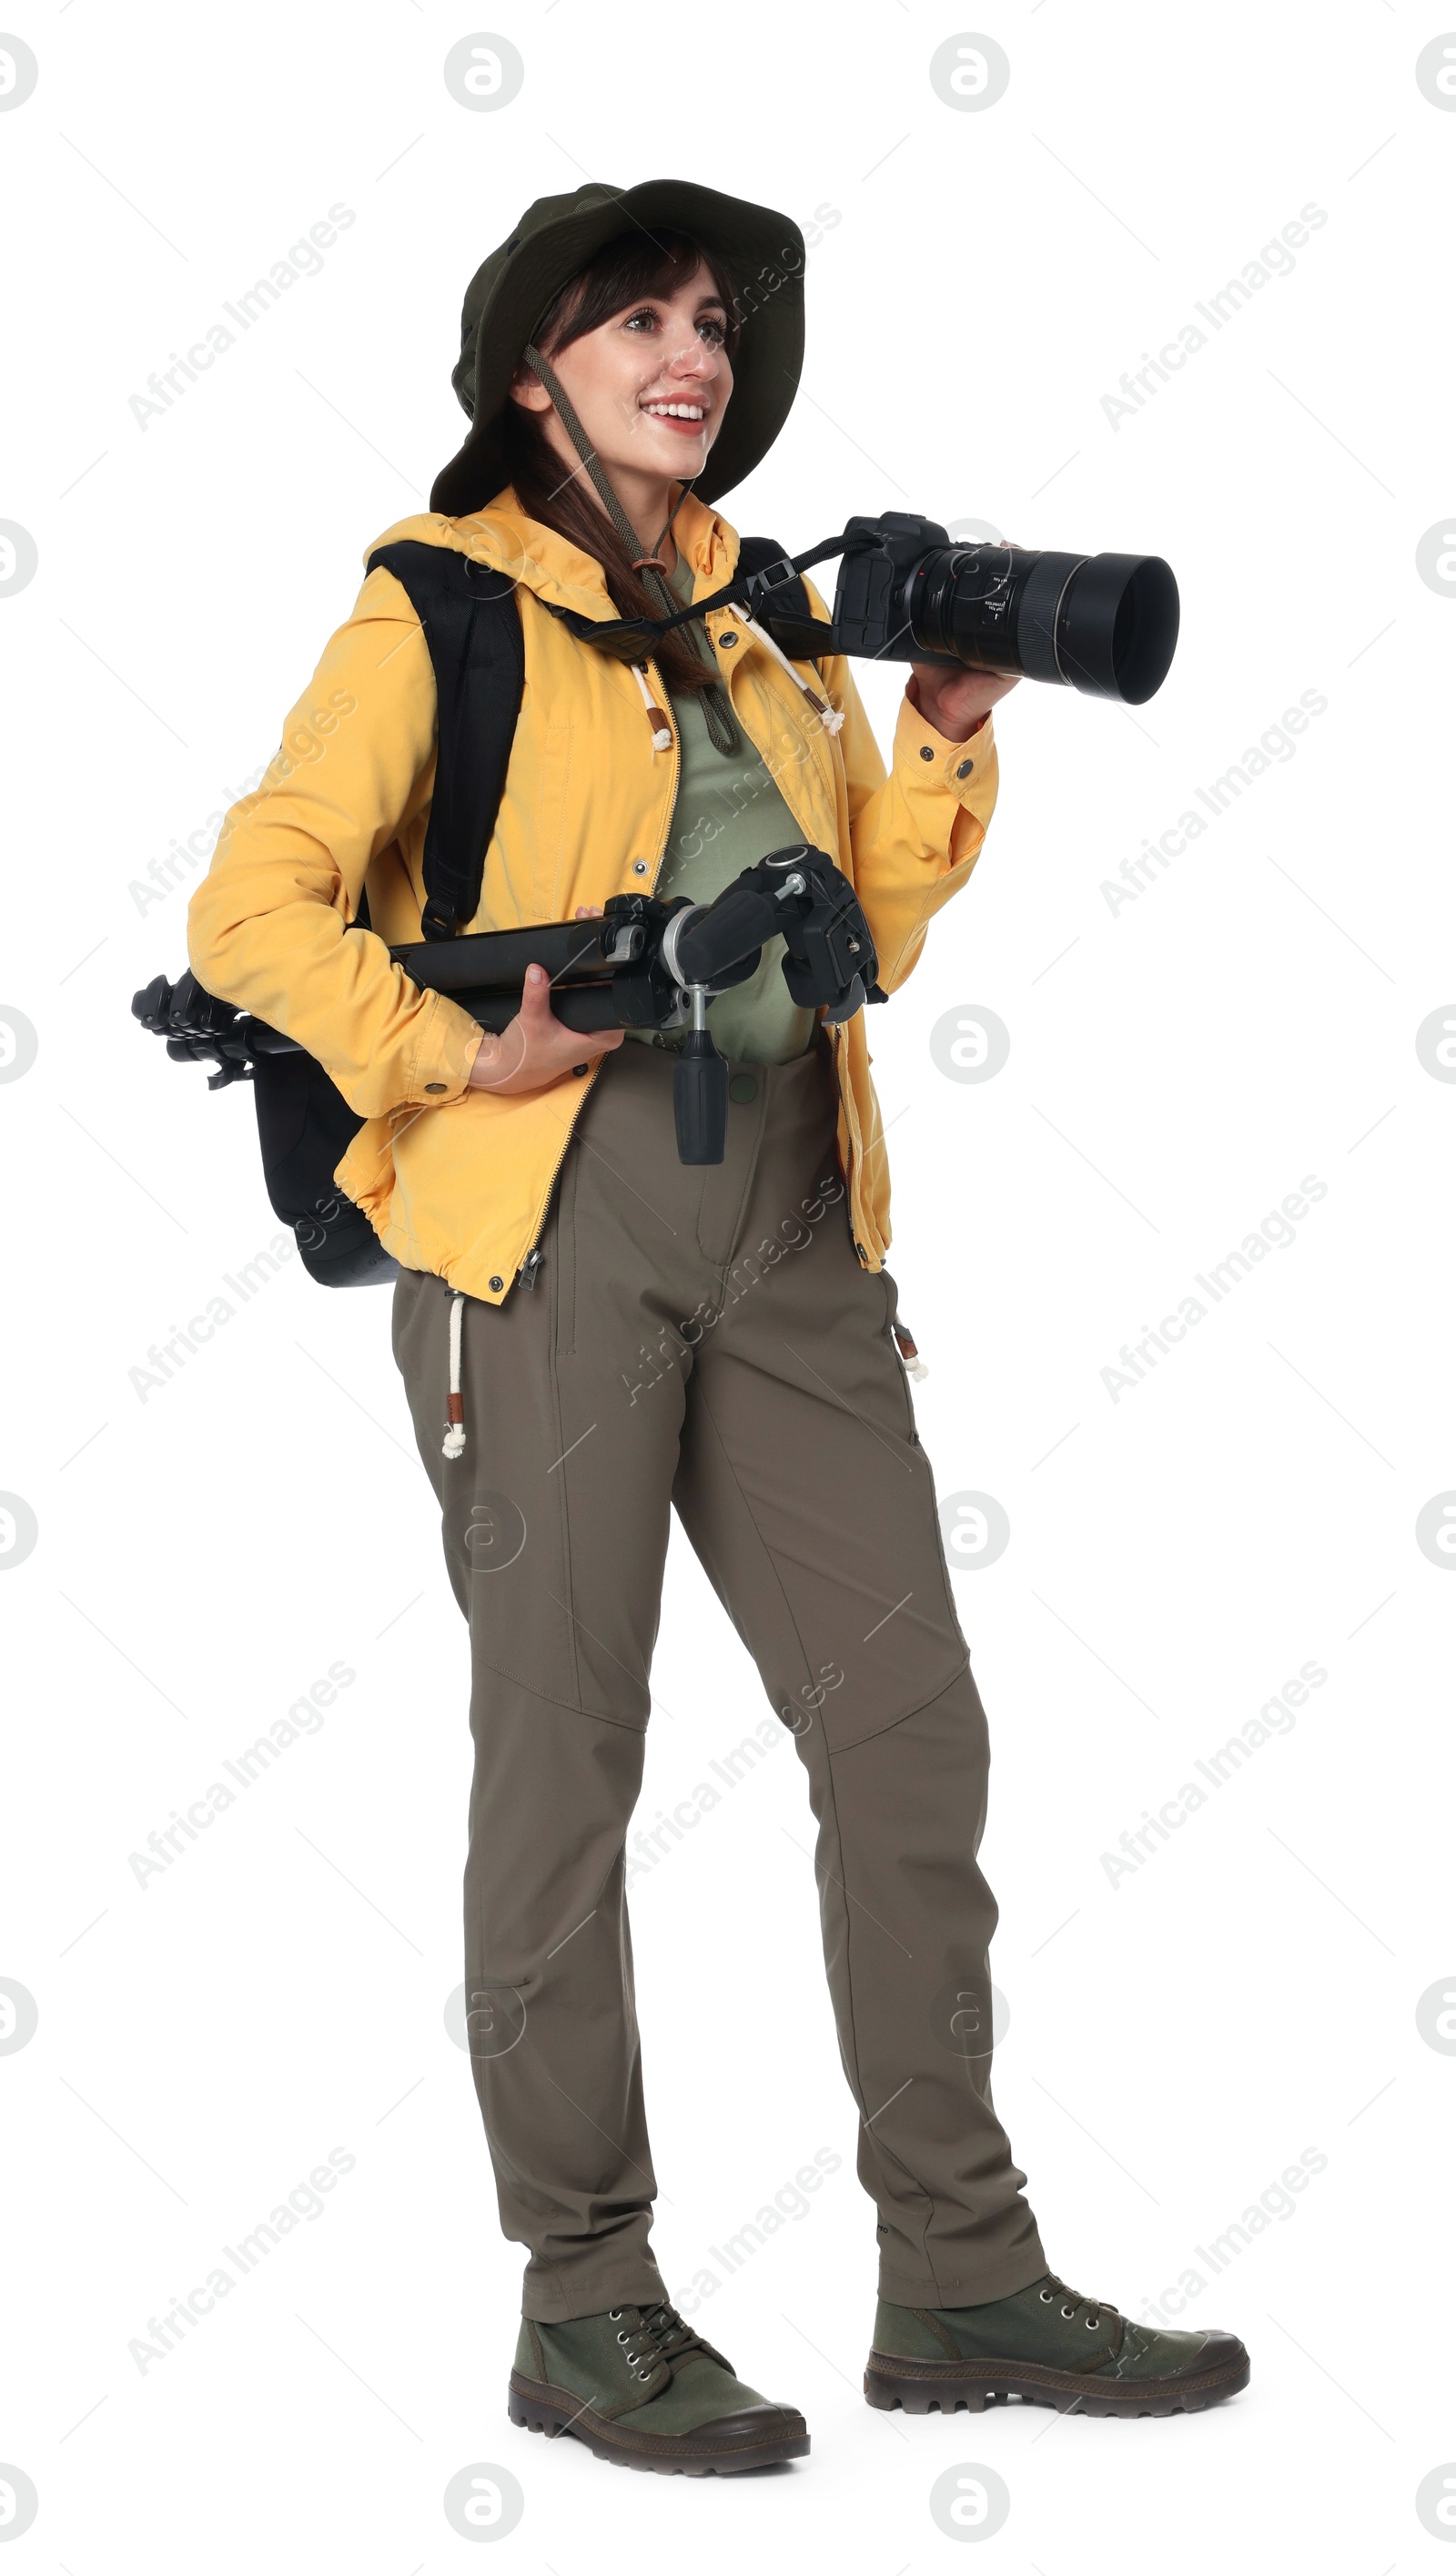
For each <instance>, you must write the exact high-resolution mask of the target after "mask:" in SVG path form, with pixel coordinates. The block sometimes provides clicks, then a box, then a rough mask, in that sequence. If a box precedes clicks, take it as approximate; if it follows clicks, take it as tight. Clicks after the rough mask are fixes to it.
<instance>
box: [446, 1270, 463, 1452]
mask: <svg viewBox="0 0 1456 2576" xmlns="http://www.w3.org/2000/svg"><path fill="white" fill-rule="evenodd" d="M464 1320H465V1291H464V1289H463V1288H453V1289H452V1290H451V1292H450V1392H449V1394H448V1396H447V1397H446V1399H445V1445H444V1447H443V1449H442V1450H441V1452H440V1455H441V1457H442V1458H458V1457H459V1456H460V1455H461V1453H462V1452H463V1450H464V1447H465V1398H464V1396H463V1395H462V1394H461V1392H460V1374H461V1358H462V1352H461V1327H462V1325H463V1323H464Z"/></svg>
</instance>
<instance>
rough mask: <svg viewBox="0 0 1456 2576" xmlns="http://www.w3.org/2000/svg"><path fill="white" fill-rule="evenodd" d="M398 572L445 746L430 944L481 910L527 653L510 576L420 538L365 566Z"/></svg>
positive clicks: (433, 812) (429, 892) (431, 859)
mask: <svg viewBox="0 0 1456 2576" xmlns="http://www.w3.org/2000/svg"><path fill="white" fill-rule="evenodd" d="M376 567H382V568H383V569H384V571H386V572H392V573H393V574H394V577H395V579H396V581H398V582H400V583H401V584H402V585H403V587H404V589H405V590H406V591H407V592H408V594H409V600H410V605H411V607H412V608H413V609H414V612H415V614H416V616H417V617H418V619H419V621H420V624H421V626H422V627H423V628H424V631H425V642H426V644H427V645H428V646H429V652H430V660H431V663H432V664H433V666H434V673H435V698H436V704H437V708H438V727H439V739H438V747H437V750H436V755H435V786H434V793H433V796H432V798H431V802H430V819H429V823H428V825H427V826H426V830H425V849H424V874H425V909H424V916H423V929H424V933H425V937H426V938H427V939H450V938H453V936H454V934H455V932H456V931H457V930H462V929H464V927H465V925H466V924H467V923H468V922H470V921H473V920H474V918H475V915H476V913H477V912H478V910H479V908H480V889H481V880H482V877H483V875H484V872H485V853H486V850H487V847H488V846H489V843H490V838H491V834H492V833H493V832H494V830H495V820H496V815H497V813H498V812H499V810H500V801H501V793H502V790H503V789H504V787H505V782H506V768H507V765H508V763H509V761H510V756H511V744H512V742H513V741H514V739H515V731H516V719H517V717H518V716H519V714H520V710H521V691H522V689H523V687H524V685H525V676H526V648H525V638H524V636H523V634H522V631H521V616H520V610H519V609H518V607H517V606H516V601H515V596H514V594H515V589H516V584H515V583H514V581H512V579H511V578H510V575H509V574H508V573H502V572H495V571H493V570H492V569H491V568H490V567H489V566H487V565H482V564H478V563H474V562H472V560H471V558H470V557H469V556H468V555H462V554H458V553H457V552H456V550H455V548H454V547H453V546H429V545H423V544H420V543H419V542H418V541H417V540H415V539H413V538H406V539H402V540H401V542H400V543H399V544H398V545H393V546H379V547H377V548H376V550H375V552H374V553H373V554H372V555H371V556H370V558H369V564H368V569H369V571H370V572H373V571H374V570H375V569H376Z"/></svg>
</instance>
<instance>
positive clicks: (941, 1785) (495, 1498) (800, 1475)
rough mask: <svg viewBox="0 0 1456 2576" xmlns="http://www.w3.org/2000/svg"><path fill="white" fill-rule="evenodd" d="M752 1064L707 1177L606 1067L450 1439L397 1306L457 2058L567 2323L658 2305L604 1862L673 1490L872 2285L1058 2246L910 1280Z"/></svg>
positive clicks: (624, 1970) (640, 1088) (411, 1319)
mask: <svg viewBox="0 0 1456 2576" xmlns="http://www.w3.org/2000/svg"><path fill="white" fill-rule="evenodd" d="M733 1072H734V1076H735V1080H734V1084H733V1096H732V1098H731V1100H730V1106H729V1112H728V1143H727V1152H726V1157H725V1160H724V1161H723V1162H722V1164H720V1165H717V1166H707V1167H697V1168H690V1167H686V1166H684V1165H683V1164H681V1163H680V1162H679V1161H678V1158H677V1149H676V1143H675V1138H674V1130H673V1116H672V1066H671V1062H670V1060H669V1059H667V1058H665V1057H664V1056H663V1055H662V1053H661V1052H660V1051H658V1050H655V1049H652V1048H649V1047H642V1046H635V1045H631V1044H628V1045H624V1046H623V1047H622V1048H620V1049H619V1050H618V1051H617V1052H616V1054H614V1055H613V1056H611V1057H609V1058H608V1059H607V1061H606V1063H605V1065H604V1066H603V1069H602V1071H601V1073H600V1074H599V1075H598V1077H597V1082H596V1086H595V1089H594V1092H593V1095H592V1098H591V1099H590V1100H589V1101H588V1103H587V1106H586V1109H585V1111H584V1113H583V1116H582V1119H581V1121H580V1123H579V1125H578V1127H577V1130H576V1134H575V1137H574V1139H573V1141H572V1143H571V1145H570V1147H569V1148H568V1151H567V1156H566V1160H565V1163H564V1165H563V1169H562V1172H561V1175H560V1178H559V1180H558V1183H557V1188H556V1192H555V1195H554V1199H553V1203H552V1210H551V1215H550V1218H549V1221H548V1226H547V1230H546V1233H545V1235H544V1237H543V1240H542V1251H543V1253H544V1264H543V1267H542V1269H541V1271H540V1275H539V1281H538V1284H537V1286H536V1287H535V1288H534V1290H527V1289H525V1288H524V1287H522V1286H520V1285H519V1284H518V1285H517V1287H516V1288H515V1289H514V1290H513V1292H512V1294H511V1295H510V1296H509V1297H508V1299H507V1300H506V1302H505V1304H504V1305H503V1306H500V1307H488V1306H484V1305H481V1304H480V1303H478V1302H477V1301H475V1300H473V1299H467V1300H465V1301H464V1304H463V1310H462V1350H461V1360H462V1367H461V1376H462V1392H463V1399H464V1420H465V1428H466V1434H467V1438H466V1445H465V1449H464V1453H463V1455H461V1456H459V1457H457V1458H455V1459H453V1460H447V1459H445V1458H444V1457H442V1455H441V1445H442V1437H443V1429H444V1424H445V1415H446V1394H447V1389H448V1385H449V1366H450V1360H449V1319H450V1309H451V1305H452V1302H453V1301H452V1292H451V1291H450V1290H449V1289H448V1288H447V1287H446V1285H445V1283H444V1282H443V1281H442V1280H440V1279H438V1278H435V1277H432V1276H427V1275H426V1274H424V1273H422V1272H418V1271H410V1272H406V1273H404V1274H403V1275H402V1276H401V1278H400V1280H399V1283H398V1285H397V1287H396V1290H395V1308H394V1343H395V1355H396V1358H397V1360H398V1362H399V1366H400V1368H401V1371H402V1372H403V1376H404V1380H405V1385H406V1388H407V1390H408V1395H409V1401H410V1407H411V1411H412V1414H413V1417H414V1424H415V1432H416V1437H417V1439H418V1442H419V1447H420V1453H421V1456H422V1457H423V1459H424V1462H425V1467H426V1469H427V1472H428V1474H429V1477H430V1481H431V1483H432V1484H433V1486H434V1488H435V1491H436V1494H437V1496H438V1498H439V1500H440V1504H441V1507H442V1520H443V1531H444V1542H445V1552H446V1557H447V1560H448V1564H449V1569H450V1575H451V1580H452V1583H453V1585H454V1589H455V1594H456V1598H457V1599H458V1601H459V1603H460V1606H461V1609H462V1610H463V1611H464V1613H465V1615H466V1617H467V1619H468V1621H469V1623H470V1638H471V1652H472V1666H473V1677H474V1678H473V1691H472V1702H471V1729H472V1733H473V1736H474V1742H475V1774H474V1784H473V1788H472V1793H471V1807H470V1842H469V1857H468V1860H467V1864H466V1871H465V1940H466V1950H465V1970H466V2003H467V2022H468V2030H469V2035H470V2046H471V2058H472V2066H473V2071H474V2075H475V2081H476V2086H477V2091H478V2094H479V2098H480V2104H481V2109H482V2112H483V2114H484V2119H485V2127H486V2134H487V2138H488V2140H489V2145H490V2152H491V2157H492V2161H493V2164H494V2168H495V2175H496V2183H497V2187H498V2191H499V2197H500V2210H501V2223H502V2225H503V2227H504V2229H505V2232H506V2234H507V2235H508V2236H510V2237H512V2238H514V2239H516V2240H517V2241H519V2242H521V2243H523V2244H524V2245H526V2246H528V2247H529V2249H530V2261H529V2263H528V2265H527V2267H526V2275H525V2301H524V2304H525V2312H526V2314H527V2315H528V2316H532V2317H535V2318H537V2319H539V2320H542V2321H544V2322H548V2323H557V2322H561V2321H564V2320H566V2319H568V2318H571V2317H577V2316H586V2315H591V2314H594V2313H597V2312H599V2311H600V2310H602V2309H604V2308H608V2307H615V2306H620V2305H622V2304H624V2303H626V2302H632V2303H636V2304H641V2303H644V2302H650V2301H652V2300H656V2299H660V2298H663V2297H664V2296H666V2291H665V2288H664V2284H663V2280H662V2276H661V2274H660V2273H659V2271H658V2269H657V2265H656V2262H655V2260H654V2257H653V2254H652V2251H651V2247H650V2244H649V2228H650V2223H651V2215H652V2202H653V2198H654V2195H655V2191H656V2184H655V2181H654V2178H653V2172H652V2159H651V2151H650V2148H649V2145H648V2137H647V2124H646V2117H645V2113H644V2108H643V2096H642V2078H641V2066H640V2056H639V2048H638V2037H637V2024H636V2017H635V2011H634V2005H633V1989H632V1954H631V1943H630V1936H629V1931H628V1921H627V1905H626V1898H625V1892H624V1884H623V1881H624V1845H625V1841H626V1836H627V1831H628V1827H629V1824H630V1820H631V1816H632V1810H633V1806H634V1804H635V1801H636V1798H637V1794H638V1790H639V1787H640V1784H641V1778H642V1763H643V1736H644V1731H645V1728H646V1725H647V1719H648V1711H649V1706H650V1693H649V1687H648V1674H649V1670H650V1665H651V1658H652V1649H653V1643H654V1639H655V1636H656V1632H657V1621H658V1605H659V1599H660V1594H661V1585H662V1571H663V1562H664V1557H665V1554H666V1549H667V1538H668V1514H669V1507H674V1508H675V1509H676V1511H677V1513H678V1516H679V1519H680V1520H681V1522H682V1525H683V1527H684V1529H685V1530H686V1532H687V1535H688V1537H689V1539H690V1541H691V1542H692V1545H693V1547H694V1548H695V1550H696V1552H697V1554H698V1556H699V1558H700V1559H701V1561H702V1563H703V1565H704V1567H705V1569H706V1571H707V1573H708V1575H709V1577H710V1579H711V1581H712V1583H713V1585H714V1588H715V1589H716V1591H717V1593H718V1596H719V1599H720V1600H721V1601H722V1603H723V1605H724V1608H725V1609H726V1610H727V1612H728V1615H729V1617H730V1618H731V1619H732V1621H733V1624H734V1626H735V1628H736V1629H737V1631H738V1634H739V1636H740V1637H741V1638H742V1639H743V1641H744V1643H745V1645H746V1646H747V1648H748V1650H749V1652H750V1654H751V1655H752V1656H753V1659H754V1661H755V1663H756V1664H757V1666H758V1670H759V1673H760V1675H761V1677H762V1680H763V1683H764V1687H765V1689H766V1690H767V1692H768V1696H769V1700H770V1703H771V1705H772V1707H773V1709H774V1710H775V1711H776V1712H777V1713H778V1715H779V1717H780V1719H781V1721H782V1722H783V1723H784V1724H785V1725H787V1726H789V1727H791V1728H792V1730H793V1732H794V1736H795V1740H796V1743H797V1746H798V1751H799V1756H800V1759H801V1760H802V1762H803V1764H804V1767H805V1769H806V1771H807V1773H808V1778H809V1798H810V1804H811V1806H812V1808H813V1812H814V1815H815V1818H816V1819H817V1823H818V1829H819V1830H818V1844H817V1854H816V1869H817V1875H818V1883H819V1897H820V1914H821V1920H822V1926H823V1939H824V1957H825V1964H826V1967H827V1970H828V1977H829V1987H830V1993H831V1996H832V1999H833V2006H834V2013H835V2019H836V2022H837V2026H838V2033H839V2045H840V2053H841V2056H842V2058H843V2062H844V2069H845V2074H846V2076H847V2078H848V2082H849V2086H850V2090H851V2092H852V2093H853V2095H854V2099H855V2102H856V2105H857V2107H858V2110H859V2115H860V2132H859V2157H858V2163H859V2174H860V2179H861V2181H862V2182H863V2184H864V2187H865V2189H866V2191H867V2192H868V2193H869V2194H870V2196H871V2198H872V2199H873V2200H874V2202H875V2204H876V2206H877V2209H878V2213H879V2228H878V2235H879V2245H880V2292H881V2295H882V2296H884V2297H886V2298H889V2299H893V2300H896V2301H898V2302H901V2303H903V2304H905V2305H915V2306H920V2305H931V2306H936V2307H961V2306H969V2305H972V2304H974V2303H975V2302H977V2301H980V2300H989V2299H999V2298H1002V2297H1005V2296H1007V2295H1008V2294H1009V2293H1010V2292H1012V2291H1013V2290H1017V2289H1020V2288H1022V2287H1024V2286H1025V2285H1026V2283H1028V2282H1030V2281H1032V2280H1035V2279H1036V2278H1038V2276H1039V2275H1040V2274H1041V2273H1042V2272H1044V2271H1045V2270H1046V2268H1047V2266H1046V2261H1045V2257H1044V2255H1043V2253H1042V2249H1041V2245H1040V2243H1039V2240H1038V2237H1037V2232H1036V2226H1035V2222H1034V2220H1033V2218H1032V2216H1031V2213H1030V2211H1029V2210H1028V2208H1027V2206H1026V2203H1025V2201H1024V2199H1023V2198H1022V2196H1021V2186H1022V2184H1023V2182H1024V2180H1025V2177H1024V2175H1022V2174H1021V2173H1019V2172H1018V2171H1017V2169H1016V2167H1015V2165H1014V2164H1013V2163H1012V2161H1011V2152H1010V2148H1009V2146H1008V2143H1007V2139H1006V2136H1005V2133H1004V2131H1003V2130H1002V2128H1001V2125H1000V2123H999V2121H998V2120H997V2118H996V2114H995V2111H994V2109H993V2107H992V2099H991V2084H990V2068H991V2058H990V2045H991V2042H990V1990H989V1984H988V1972H987V1962H986V1953H987V1945H988V1943H989V1941H990V1937H991V1933H992V1930H993V1928H994V1925H995V1921H996V1907H995V1902H994V1899H993V1898H992V1896H991V1893H990V1890H989V1889H988V1887H987V1885H986V1882H985V1880H984V1879H983V1877H982V1876H981V1873H980V1870H979V1869H978V1867H977V1865H976V1853H977V1849H978V1847H979V1844H980V1840H981V1832H982V1827H983V1825H984V1821H985V1807H986V1768H987V1743H986V1721H985V1716H984V1713H983V1711H982V1708H981V1703H980V1699H979V1696H978V1694H977V1691H976V1686H975V1682H974V1680H973V1679H972V1676H971V1672H970V1667H969V1662H968V1658H967V1653H966V1647H965V1642H964V1639H963V1638H962V1636H961V1633H960V1629H959V1626H958V1624H957V1620H956V1614H955V1609H954V1606H953V1603H952V1600H951V1593H950V1585H949V1582H948V1579H947V1575H946V1567H945V1558H944V1554H943V1551H942V1547H941V1541H940V1530H939V1523H938V1519H937V1514H936V1502H935V1489H934V1484H933V1481H932V1477H931V1471H930V1466H929V1462H928V1460H927V1459H926V1456H925V1453H924V1451H923V1450H922V1448H921V1446H920V1443H919V1440H918V1439H917V1437H916V1433H915V1425H914V1418H913V1415H912V1412H911V1407H910V1400H909V1392H908V1388H907V1386H906V1382H905V1375H904V1371H903V1368H902V1366H901V1362H900V1359H899V1356H898V1353H897V1351H896V1349H895V1346H894V1343H893V1340H892V1336H891V1331H890V1326H891V1321H892V1317H893V1313H894V1287H893V1283H892V1282H891V1280H890V1279H889V1278H888V1276H887V1274H885V1273H883V1272H881V1273H879V1274H874V1273H870V1272H867V1271H865V1270H863V1269H862V1268H861V1266H860V1264H859V1261H858V1259H857V1257H856V1254H855V1251H854V1247H853V1245H852V1243H851V1241H850V1238H849V1232H848V1225H847V1218H846V1200H845V1192H844V1186H843V1182H842V1179H841V1177H840V1175H839V1172H838V1168H837V1164H836V1159H835V1147H834V1130H835V1095H834V1085H833V1076H832V1072H831V1070H830V1067H829V1062H828V1052H827V1047H826V1046H825V1044H824V1042H823V1040H822V1039H816V1042H815V1044H814V1046H813V1047H812V1048H811V1049H810V1052H809V1053H808V1054H807V1055H805V1056H802V1057H800V1058H798V1059H797V1060H796V1061H795V1062H793V1063H791V1064H787V1065H767V1066H765V1065H754V1066H751V1067H750V1066H737V1065H735V1066H734V1068H733ZM693 1937H694V1938H695V1940H697V1941H700V1942H702V1943H705V1944H707V1943H710V1942H711V1941H712V1939H713V1937H714V1936H713V1931H712V1927H711V1926H710V1925H706V1924H699V1925H697V1926H696V1927H695V1930H694V1935H693ZM784 2010H785V2011H786V2012H791V2011H792V2010H793V1970H792V1963H791V1966H790V1974H789V1977H788V1978H787V1979H786V1982H785V1988H784Z"/></svg>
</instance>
